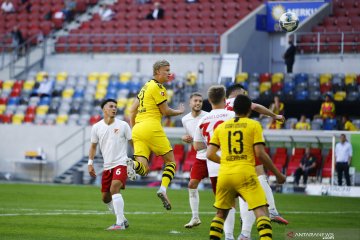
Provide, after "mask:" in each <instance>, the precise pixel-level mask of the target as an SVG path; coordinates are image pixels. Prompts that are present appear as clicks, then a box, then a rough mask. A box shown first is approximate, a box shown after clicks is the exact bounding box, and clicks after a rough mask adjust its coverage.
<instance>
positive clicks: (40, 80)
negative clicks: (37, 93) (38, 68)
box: [36, 72, 48, 82]
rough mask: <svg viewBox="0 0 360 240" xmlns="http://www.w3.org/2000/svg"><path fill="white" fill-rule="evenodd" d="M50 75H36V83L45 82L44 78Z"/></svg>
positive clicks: (44, 73)
mask: <svg viewBox="0 0 360 240" xmlns="http://www.w3.org/2000/svg"><path fill="white" fill-rule="evenodd" d="M47 75H48V73H47V72H38V73H37V74H36V81H37V82H42V80H44V76H47Z"/></svg>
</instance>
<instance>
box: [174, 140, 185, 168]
mask: <svg viewBox="0 0 360 240" xmlns="http://www.w3.org/2000/svg"><path fill="white" fill-rule="evenodd" d="M173 152H174V157H175V162H176V165H177V166H178V169H179V167H180V165H181V164H182V163H183V161H184V153H185V151H184V145H183V144H175V145H174V148H173Z"/></svg>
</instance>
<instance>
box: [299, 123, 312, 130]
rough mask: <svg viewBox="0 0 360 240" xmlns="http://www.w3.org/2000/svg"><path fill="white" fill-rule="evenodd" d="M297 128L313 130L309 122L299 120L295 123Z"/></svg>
mask: <svg viewBox="0 0 360 240" xmlns="http://www.w3.org/2000/svg"><path fill="white" fill-rule="evenodd" d="M295 129H297V130H311V126H310V124H309V123H307V122H298V123H296V125H295Z"/></svg>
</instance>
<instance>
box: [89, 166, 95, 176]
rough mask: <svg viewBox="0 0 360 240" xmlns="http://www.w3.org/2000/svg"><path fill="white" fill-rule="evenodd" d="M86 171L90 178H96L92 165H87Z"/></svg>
mask: <svg viewBox="0 0 360 240" xmlns="http://www.w3.org/2000/svg"><path fill="white" fill-rule="evenodd" d="M88 171H89V174H90V176H92V177H96V173H95V169H94V166H93V165H88Z"/></svg>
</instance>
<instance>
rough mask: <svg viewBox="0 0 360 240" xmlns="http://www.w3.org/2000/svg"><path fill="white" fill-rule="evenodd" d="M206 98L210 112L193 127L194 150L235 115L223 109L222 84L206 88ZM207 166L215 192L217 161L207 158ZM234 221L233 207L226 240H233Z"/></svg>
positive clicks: (227, 224) (205, 142)
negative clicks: (210, 108)
mask: <svg viewBox="0 0 360 240" xmlns="http://www.w3.org/2000/svg"><path fill="white" fill-rule="evenodd" d="M208 99H209V102H210V104H211V106H212V110H211V112H209V113H208V114H207V115H205V116H204V117H202V118H201V119H200V120H199V123H198V126H197V127H196V129H195V135H194V148H195V150H197V151H198V150H201V149H206V147H207V145H208V143H209V142H210V139H211V137H212V135H213V133H214V130H215V128H216V127H217V126H218V125H220V124H221V123H223V122H224V121H226V120H229V119H231V118H233V117H235V113H234V112H233V111H228V110H226V109H225V88H224V86H222V85H216V86H211V87H210V88H209V90H208ZM207 167H208V172H209V177H210V180H211V185H212V188H213V192H214V194H215V193H216V183H217V176H218V172H219V167H220V165H219V164H218V163H215V162H212V161H209V160H207ZM234 223H235V208H232V209H231V210H230V211H229V214H228V216H227V218H226V220H225V223H224V232H225V239H226V240H233V239H234V236H233V232H234Z"/></svg>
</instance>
